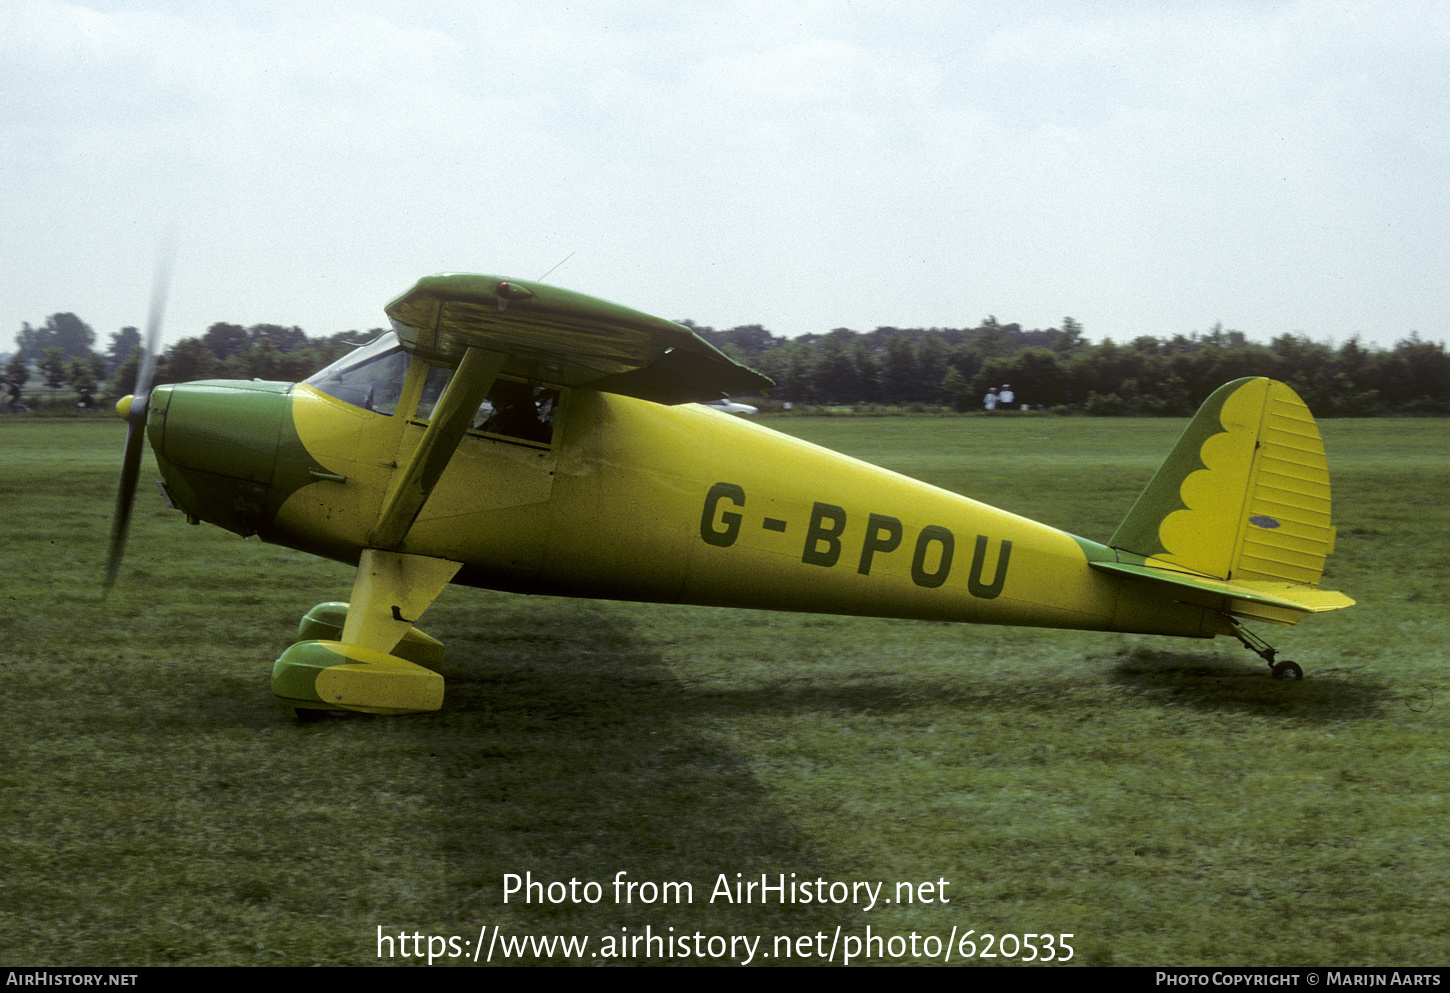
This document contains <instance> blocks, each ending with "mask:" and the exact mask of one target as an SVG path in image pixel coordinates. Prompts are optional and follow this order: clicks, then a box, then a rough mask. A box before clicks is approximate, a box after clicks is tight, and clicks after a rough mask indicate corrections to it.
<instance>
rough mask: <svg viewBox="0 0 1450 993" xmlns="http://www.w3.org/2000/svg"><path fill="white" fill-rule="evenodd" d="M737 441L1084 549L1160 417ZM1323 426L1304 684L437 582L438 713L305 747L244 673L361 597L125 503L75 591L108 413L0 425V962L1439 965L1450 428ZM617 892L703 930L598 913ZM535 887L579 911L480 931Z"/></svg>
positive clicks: (1159, 642) (1055, 648) (328, 736)
mask: <svg viewBox="0 0 1450 993" xmlns="http://www.w3.org/2000/svg"><path fill="white" fill-rule="evenodd" d="M767 423H770V424H771V425H772V426H774V427H777V428H779V429H781V430H786V431H789V432H791V433H796V434H799V435H801V436H803V437H807V438H809V439H810V440H812V441H816V442H819V443H821V444H825V445H828V446H830V447H834V448H837V449H839V450H842V451H845V452H847V453H849V454H852V455H855V456H858V457H861V458H864V459H867V460H869V461H873V462H877V463H879V464H882V465H885V466H887V467H889V468H892V469H896V470H898V471H902V472H905V473H907V474H909V475H913V476H916V477H918V478H922V479H925V480H927V481H929V482H932V483H935V484H937V485H940V486H944V487H947V488H950V489H954V490H957V491H960V492H963V493H966V494H968V495H971V496H974V497H978V498H981V499H985V500H987V501H988V502H991V503H995V504H997V505H999V506H1003V507H1005V508H1007V509H1009V510H1013V511H1015V512H1018V513H1022V514H1026V515H1028V516H1031V517H1034V518H1036V519H1039V520H1043V521H1045V522H1047V523H1050V524H1053V525H1056V526H1058V527H1062V528H1064V529H1066V530H1069V531H1072V532H1074V533H1078V534H1082V535H1084V536H1086V537H1091V538H1097V539H1104V538H1106V537H1107V536H1108V535H1109V534H1110V533H1111V532H1112V529H1113V527H1114V526H1115V525H1116V524H1117V522H1118V520H1119V519H1120V518H1121V517H1122V515H1123V514H1124V513H1126V511H1127V508H1128V507H1129V506H1130V505H1131V503H1132V500H1133V498H1134V497H1135V496H1136V495H1137V493H1138V491H1139V490H1140V489H1141V487H1142V485H1143V484H1144V482H1145V481H1146V480H1147V478H1148V476H1149V475H1151V473H1152V471H1153V470H1154V469H1155V468H1156V466H1157V465H1158V463H1159V462H1160V461H1161V459H1162V458H1163V456H1164V455H1166V454H1167V452H1168V450H1169V448H1171V446H1172V443H1173V441H1174V440H1175V439H1176V437H1177V435H1178V433H1179V432H1180V431H1181V430H1182V427H1183V424H1184V422H1182V421H1171V420H1087V419H1054V418H990V419H989V418H984V417H969V418H959V419H958V418H952V419H939V418H920V419H917V418H880V419H864V418H820V419H803V418H802V419H779V420H773V421H767ZM1321 427H1322V429H1323V431H1324V434H1325V437H1326V443H1327V446H1328V449H1329V452H1330V459H1331V470H1332V472H1333V474H1334V483H1335V499H1336V507H1337V510H1336V519H1337V521H1338V524H1339V528H1340V537H1339V548H1338V551H1337V553H1336V555H1335V556H1334V557H1333V558H1332V559H1331V563H1330V569H1329V572H1328V574H1327V576H1326V585H1327V586H1331V587H1334V588H1339V589H1343V590H1344V591H1346V592H1347V593H1349V594H1350V595H1351V596H1354V597H1355V598H1356V599H1357V600H1358V601H1359V605H1358V606H1356V607H1354V608H1351V609H1350V610H1346V611H1340V612H1337V613H1335V614H1331V615H1327V616H1323V617H1318V618H1312V619H1310V620H1309V621H1307V622H1305V623H1304V624H1303V625H1301V626H1300V627H1298V628H1294V629H1287V630H1286V629H1270V628H1266V627H1260V628H1259V629H1258V630H1259V631H1260V633H1262V634H1264V635H1266V636H1268V637H1269V639H1270V640H1271V641H1272V642H1273V643H1275V644H1276V645H1278V646H1279V647H1280V648H1281V649H1283V651H1284V656H1285V657H1289V658H1294V659H1296V660H1298V661H1299V662H1300V663H1301V664H1303V665H1304V667H1305V669H1306V670H1307V673H1308V679H1306V680H1305V681H1304V682H1303V683H1299V684H1283V683H1277V682H1274V681H1271V680H1270V679H1269V678H1268V676H1267V667H1265V666H1264V665H1263V663H1262V662H1261V661H1260V660H1259V659H1257V658H1256V657H1255V656H1253V655H1251V654H1250V653H1248V652H1247V651H1245V650H1244V649H1243V648H1242V647H1240V646H1239V645H1238V644H1237V642H1233V641H1225V640H1224V639H1218V640H1217V641H1214V642H1201V641H1175V640H1171V639H1162V638H1150V637H1141V636H1126V635H1101V634H1098V635H1094V634H1086V633H1073V632H1050V631H1035V630H1021V629H997V628H978V627H969V626H953V625H943V624H924V623H913V622H891V621H882V620H874V619H853V618H840V617H821V616H813V615H785V614H768V613H755V612H746V611H731V610H723V609H721V610H711V609H701V608H681V607H672V606H657V605H635V604H624V603H601V602H589V601H568V600H557V599H547V598H529V597H520V596H511V595H506V594H497V593H490V592H486V591H477V590H468V589H461V588H460V589H451V590H449V591H447V592H446V593H445V594H444V595H443V596H442V597H441V598H440V599H439V601H438V602H437V603H436V604H435V605H434V606H433V608H432V609H430V611H429V613H428V615H427V617H426V619H425V622H424V624H423V627H424V628H425V629H426V630H428V631H430V632H431V633H434V634H436V635H437V636H439V637H440V638H442V639H443V640H444V641H445V642H446V643H447V644H448V646H449V659H448V661H447V663H446V664H445V667H444V671H445V675H446V676H447V678H448V687H449V688H448V699H447V702H446V703H445V706H444V709H443V710H442V711H441V712H439V713H437V714H432V715H421V716H412V717H404V718H365V717H352V718H343V719H337V720H327V721H322V722H320V723H316V724H299V723H297V722H296V721H295V720H294V719H293V716H292V714H291V712H290V711H283V710H280V709H279V708H277V707H276V705H275V703H274V702H273V700H272V698H271V695H270V693H269V691H268V676H269V672H270V666H271V662H272V660H273V659H274V658H275V657H276V655H277V654H278V652H280V650H281V649H282V648H283V647H285V646H286V645H287V644H288V643H289V642H290V641H291V640H292V639H293V637H294V635H293V631H294V629H295V624H296V621H297V618H298V617H299V616H300V615H301V613H302V612H303V611H305V610H306V609H307V608H308V607H310V606H312V605H313V604H314V603H317V602H319V601H322V600H329V599H345V598H346V597H347V594H348V590H349V588H350V585H351V573H350V570H348V569H346V568H344V567H342V566H340V565H337V564H334V563H328V562H323V561H320V560H316V559H311V558H308V557H306V556H303V555H301V554H298V553H294V552H291V551H289V550H287V549H281V548H276V547H272V546H267V545H264V544H260V543H258V542H255V541H249V542H243V541H241V540H239V539H237V538H236V537H235V536H232V535H228V534H225V533H223V532H221V531H219V530H217V529H215V528H210V527H206V526H202V527H198V528H190V527H187V526H186V525H185V524H184V522H183V521H182V519H181V517H180V515H178V514H176V513H174V512H171V511H168V510H166V509H165V508H164V507H163V506H162V505H161V503H160V501H159V499H157V498H155V497H154V496H153V495H152V494H151V492H150V490H149V484H147V483H145V482H143V488H142V491H141V493H140V495H139V497H138V504H137V515H136V521H135V527H134V529H133V533H132V536H131V542H130V547H129V552H128V558H127V563H126V566H125V568H124V569H123V572H122V580H121V584H120V585H119V586H118V588H117V589H116V591H114V592H113V593H112V595H111V597H110V598H109V599H108V600H107V601H105V602H104V603H102V602H101V600H100V598H99V580H100V574H101V571H102V567H103V566H102V563H103V560H104V556H105V546H106V536H107V531H108V528H109V518H110V514H111V507H112V501H113V496H114V495H113V487H114V483H115V471H116V463H117V460H118V458H119V452H120V446H121V440H122V437H123V434H124V425H121V424H120V423H119V422H114V423H113V422H109V421H104V422H103V421H20V420H6V421H0V470H3V473H0V498H3V504H0V506H3V507H4V509H5V520H4V523H3V525H0V527H3V532H0V533H3V536H4V546H3V547H4V553H3V580H0V611H3V613H0V623H3V631H4V637H3V640H0V706H3V708H4V723H5V728H4V731H3V732H0V749H3V751H0V756H3V763H0V964H12V965H80V964H86V965H156V964H172V963H174V964H186V965H218V964H243V965H306V964H313V963H324V964H368V963H372V962H376V961H378V957H377V948H378V942H377V935H378V928H379V927H381V928H382V929H383V931H384V933H386V934H389V935H393V936H396V935H398V934H400V933H403V932H406V933H407V934H409V935H413V934H421V935H425V936H426V935H443V936H448V935H457V936H459V938H460V939H461V940H463V941H469V942H472V941H474V940H476V938H477V936H478V932H479V928H480V927H481V926H484V925H487V926H490V927H491V926H493V925H500V926H501V927H502V928H503V931H504V933H505V934H507V935H513V936H523V935H551V934H563V935H580V936H588V937H590V939H591V945H590V948H589V951H590V952H598V951H601V950H603V949H604V948H605V946H603V945H602V944H601V939H603V938H605V937H611V938H614V939H618V938H619V937H621V936H626V937H627V936H638V935H642V934H643V933H644V932H645V929H646V928H647V927H648V928H650V929H652V932H653V933H654V934H655V935H660V934H665V935H694V934H696V933H697V932H698V933H699V934H702V935H704V936H707V937H708V936H725V937H727V938H728V937H729V936H732V935H745V936H751V937H755V936H761V937H763V938H764V941H763V943H762V944H761V945H760V946H759V951H760V952H762V953H764V954H765V955H771V954H773V953H774V952H775V950H776V949H775V946H774V945H773V944H772V943H773V941H774V940H775V939H776V938H777V937H786V938H797V937H801V936H808V935H809V936H814V935H816V934H825V935H827V938H826V940H825V943H826V945H827V946H829V943H830V940H831V936H833V935H834V934H835V932H836V928H837V927H838V926H840V927H842V928H843V929H844V932H845V933H846V934H849V935H852V936H855V937H858V938H859V937H864V936H865V935H866V928H867V926H868V925H869V927H870V928H871V933H872V934H873V935H875V936H878V937H885V938H890V937H892V936H898V937H899V938H900V939H904V940H899V941H898V942H897V943H896V944H895V945H890V944H882V945H879V946H877V949H878V950H877V951H876V952H875V953H874V954H870V955H868V957H867V958H866V959H864V960H863V961H870V962H875V963H879V962H888V963H889V962H909V961H921V960H922V958H921V955H920V953H921V952H922V951H923V950H924V949H926V948H927V947H929V946H928V945H926V944H925V943H924V942H925V941H926V939H927V938H928V937H930V936H935V937H936V938H938V939H943V940H944V939H946V938H947V937H948V936H949V935H950V934H951V932H952V929H953V928H956V929H957V933H958V935H960V934H962V933H964V932H966V931H968V930H973V931H975V932H976V934H975V936H974V937H975V938H977V940H978V946H977V947H978V949H979V950H981V949H982V948H983V942H982V941H981V936H982V935H984V934H991V935H1003V934H1015V935H1022V934H1028V933H1032V934H1047V933H1050V934H1053V935H1059V934H1071V935H1073V937H1072V938H1070V939H1067V941H1068V943H1069V944H1070V945H1071V946H1072V947H1073V949H1074V950H1075V951H1074V955H1073V958H1072V961H1073V962H1074V963H1078V964H1118V965H1169V964H1174V965H1187V964H1214V965H1228V964H1245V965H1267V964H1336V965H1367V964H1391V965H1408V964H1441V965H1443V964H1444V962H1445V961H1446V959H1447V950H1450V934H1447V932H1450V924H1447V921H1450V901H1447V893H1450V851H1447V846H1446V845H1445V842H1444V831H1445V828H1444V825H1445V824H1446V823H1447V820H1450V818H1447V813H1450V811H1447V802H1446V799H1445V784H1446V782H1447V779H1450V758H1447V752H1446V726H1447V719H1446V715H1447V713H1450V687H1447V680H1446V678H1445V667H1446V662H1447V658H1450V648H1447V644H1450V621H1447V614H1446V611H1445V608H1444V599H1445V590H1446V585H1447V582H1446V580H1447V575H1446V572H1447V551H1450V508H1447V501H1446V499H1445V498H1446V496H1447V494H1450V485H1447V484H1450V439H1447V434H1446V426H1445V422H1443V421H1416V420H1399V421H1392V420H1374V421H1328V422H1322V424H1321ZM148 458H149V456H148ZM143 478H145V477H143ZM621 871H623V872H625V873H627V876H626V878H627V879H629V880H632V881H636V882H645V881H651V882H656V883H664V882H689V883H692V884H693V887H694V893H693V897H694V899H693V902H692V903H690V904H688V905H686V904H677V903H671V904H664V903H662V902H655V903H653V904H650V903H646V902H643V900H642V899H641V895H640V891H636V899H635V900H634V902H632V903H617V902H616V901H615V900H614V898H613V891H612V889H611V888H610V886H609V883H610V881H611V880H613V879H614V878H615V875H616V873H619V872H621ZM525 872H531V873H532V875H533V878H534V879H535V880H541V881H543V882H546V883H547V882H551V881H562V882H566V883H567V882H568V881H569V880H570V879H577V880H579V881H580V882H581V883H582V882H585V881H591V880H592V881H597V882H600V883H602V884H605V887H604V891H603V894H604V895H603V899H601V900H600V902H598V903H596V904H589V903H586V902H573V901H567V900H566V901H565V902H562V903H552V902H548V901H544V902H539V901H538V900H537V899H536V900H535V901H534V902H533V903H521V902H520V900H519V897H517V896H516V897H514V898H512V899H511V900H510V901H509V902H508V903H507V904H505V903H504V899H503V889H502V887H503V882H504V875H505V874H506V873H518V874H523V873H525ZM736 873H740V874H741V876H740V877H739V878H740V879H742V880H749V879H752V878H753V879H754V880H757V881H758V880H759V878H760V875H761V874H762V873H766V874H769V876H770V877H771V878H772V879H775V878H777V877H778V876H779V874H782V873H783V874H785V875H786V878H787V880H790V878H791V876H790V874H791V873H794V874H795V877H794V878H795V879H796V880H798V881H804V880H816V879H818V878H822V879H825V880H827V881H846V882H852V881H869V882H871V883H873V884H875V883H877V882H881V883H885V884H886V885H885V887H884V889H883V890H882V891H881V894H882V896H885V897H895V895H896V890H895V886H896V884H897V883H912V884H920V883H924V882H932V883H937V882H938V881H939V880H945V881H946V883H947V886H946V888H945V891H944V892H945V895H946V896H947V897H949V898H950V902H949V903H948V902H943V901H940V900H936V901H935V902H931V903H925V902H922V903H916V904H906V903H896V902H893V903H891V904H878V905H877V906H876V907H875V908H874V909H872V910H871V911H869V912H864V911H863V910H862V909H860V908H859V907H857V906H854V905H851V904H844V905H826V906H821V905H819V904H814V903H812V904H808V905H806V904H785V905H780V904H779V903H778V902H772V903H770V904H768V905H762V904H760V903H759V902H756V903H752V904H748V905H733V904H729V903H725V902H723V901H721V900H719V899H717V900H715V901H714V902H713V903H712V902H711V900H710V894H711V891H712V889H713V887H714V884H715V883H716V881H717V880H718V878H719V876H720V875H721V874H724V875H725V876H726V878H727V880H728V881H729V882H731V883H733V882H735V881H736V879H737V876H736ZM940 892H941V891H940V889H938V890H935V891H931V892H928V893H925V894H924V893H922V891H920V890H918V891H917V893H918V895H933V896H935V895H939V894H940ZM671 927H673V928H674V931H673V932H669V931H668V930H667V929H669V928H671ZM626 929H627V930H626ZM912 933H915V934H916V935H917V936H918V939H917V941H916V943H915V947H916V952H917V954H916V955H915V957H914V956H913V954H912V953H911V951H910V948H909V945H910V939H909V936H910V935H911V934H912ZM1036 941H1037V943H1038V944H1039V945H1040V943H1041V942H1040V939H1036ZM400 947H401V946H399V945H397V944H395V945H394V948H395V952H394V955H395V957H394V958H393V959H392V960H391V961H393V962H403V961H407V962H409V963H416V962H417V961H418V959H417V958H415V957H409V958H407V959H406V960H404V959H403V958H402V955H401V953H400V951H399V950H398V949H399V948H400ZM415 947H416V946H415ZM424 947H425V948H426V943H425V946H424ZM716 947H717V948H718V947H720V946H718V945H717V946H716ZM813 947H814V946H813ZM670 948H672V949H673V948H674V946H670ZM654 949H655V950H654V951H653V953H652V958H648V959H647V958H646V957H645V956H644V955H638V956H633V957H627V958H626V959H625V961H658V960H660V959H661V956H662V955H664V954H668V952H661V951H660V946H658V945H656V946H654ZM893 949H896V951H893ZM410 950H415V949H410ZM469 951H470V954H471V948H470V949H469ZM740 951H741V949H740V946H738V945H737V946H736V948H735V949H734V950H733V953H730V952H727V953H726V954H725V956H724V957H722V958H719V959H711V958H707V959H705V961H721V962H730V961H736V960H738V959H740V958H743V957H744V956H743V955H742V954H739V952H740ZM525 960H527V961H535V960H537V959H534V958H526V959H525ZM545 960H548V961H555V962H564V961H569V960H568V959H566V958H564V957H562V956H559V955H556V956H554V957H553V958H551V959H545ZM666 960H667V961H668V959H666ZM958 960H959V959H958V958H957V956H956V955H954V956H953V961H958ZM459 961H462V960H460V959H447V958H444V959H439V960H438V962H437V963H436V964H447V963H449V962H455V963H456V962H459ZM583 961H585V962H586V963H602V962H607V961H615V960H613V959H607V958H591V957H588V955H587V954H586V957H585V958H584V959H583ZM673 961H677V962H678V961H686V962H691V963H694V962H699V961H701V960H700V959H695V958H688V959H680V958H676V959H674V960H673ZM755 961H757V962H762V961H764V962H767V963H769V962H777V961H779V960H778V959H776V958H768V959H762V958H761V957H759V956H757V958H756V960H755ZM837 961H839V953H838V957H837ZM987 961H990V962H994V963H995V964H1006V963H1007V962H1009V961H1013V960H1011V959H1004V958H997V959H994V960H987Z"/></svg>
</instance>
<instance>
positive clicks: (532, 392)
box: [307, 332, 559, 445]
mask: <svg viewBox="0 0 1450 993" xmlns="http://www.w3.org/2000/svg"><path fill="white" fill-rule="evenodd" d="M409 361H410V356H409V355H408V353H407V352H405V351H404V350H403V346H402V345H401V344H399V342H398V337H397V335H396V334H393V333H391V332H390V333H388V334H385V335H382V336H381V337H379V338H378V339H377V340H376V341H373V342H370V343H369V344H366V345H363V346H362V347H361V348H358V349H357V350H356V351H353V352H350V353H348V354H347V355H344V356H343V357H342V358H340V359H338V360H337V361H336V362H334V363H332V365H330V366H328V367H327V368H325V369H323V370H322V371H321V372H318V373H316V374H315V375H313V376H311V377H309V378H308V379H307V384H308V385H309V386H311V387H313V388H314V389H316V390H319V391H321V392H323V393H326V394H327V395H328V396H331V397H336V398H337V399H339V400H342V401H344V402H346V403H350V404H353V405H354V406H357V407H362V408H363V409H365V410H371V411H375V412H376V413H379V414H387V415H389V416H392V415H393V414H396V413H397V412H398V404H399V402H400V400H401V399H402V398H403V395H404V392H405V389H404V388H405V386H406V383H407V381H408V376H407V373H408V363H409ZM416 361H418V362H420V363H421V362H423V359H421V358H419V359H417V360H416ZM414 372H415V377H414V379H413V383H414V384H415V385H414V389H417V385H416V384H417V381H418V380H417V376H418V375H419V371H418V370H414ZM452 378H453V370H452V369H450V368H448V367H447V366H441V365H432V364H431V363H430V364H428V372H427V375H426V377H424V379H423V385H422V390H421V392H420V394H419V396H418V406H417V412H416V413H415V414H413V417H415V418H416V419H417V420H419V421H427V420H429V419H430V418H432V416H433V411H434V409H435V408H436V407H437V406H438V401H439V400H440V399H442V397H443V391H444V390H445V389H447V387H448V382H449V380H451V379H452ZM409 407H410V410H411V401H409ZM558 409H559V391H558V390H556V389H551V388H550V387H547V386H531V385H529V384H527V383H519V382H515V381H513V380H510V379H500V380H497V381H495V382H494V384H493V388H492V389H490V390H489V391H488V398H487V399H486V400H484V401H483V403H482V404H480V405H479V408H478V412H477V413H475V414H474V416H473V419H472V420H471V421H470V422H469V427H468V430H469V431H470V432H482V433H484V434H491V435H497V436H499V437H502V438H505V439H512V440H515V441H524V442H530V443H533V444H544V445H547V444H549V443H550V442H551V441H552V440H553V435H554V415H555V414H556V413H557V412H558Z"/></svg>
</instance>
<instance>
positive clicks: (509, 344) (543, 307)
mask: <svg viewBox="0 0 1450 993" xmlns="http://www.w3.org/2000/svg"><path fill="white" fill-rule="evenodd" d="M385 310H386V312H387V315H388V318H389V319H390V320H391V321H392V324H393V328H394V329H395V330H396V331H397V332H398V336H399V337H400V338H401V339H402V342H403V345H404V347H406V348H407V349H408V350H409V351H411V352H418V353H421V354H422V355H424V356H425V357H426V358H429V359H432V360H434V361H440V362H444V363H447V364H452V363H454V362H457V361H459V360H460V359H461V358H462V357H463V354H464V352H465V351H466V350H467V349H469V348H477V349H482V350H485V351H489V352H497V353H502V354H505V355H507V360H506V361H505V363H504V366H503V369H502V374H503V375H506V376H513V377H516V378H519V379H526V380H529V381H531V382H536V383H547V384H549V385H553V386H569V387H584V388H587V389H593V390H600V391H603V392H606V393H619V394H623V395H625V396H632V397H639V398H640V399H643V400H653V401H654V402H656V403H666V404H675V403H692V402H698V401H701V400H716V399H719V398H720V397H723V396H725V395H726V394H727V393H735V392H744V391H752V390H761V389H766V388H768V387H770V386H773V385H774V383H773V382H772V381H771V380H770V379H769V378H767V377H765V376H762V375H761V374H760V373H758V372H756V371H754V370H753V369H750V368H748V367H746V366H743V365H741V364H740V363H738V362H736V361H734V360H733V359H731V358H730V357H729V356H727V355H726V354H724V353H723V352H721V351H720V350H719V349H717V348H715V347H714V346H712V345H711V344H709V343H708V342H706V341H705V340H704V339H703V338H701V337H700V336H699V335H697V334H695V333H694V332H693V331H691V330H690V329H689V328H687V327H684V326H683V325H680V324H675V323H674V322H672V321H666V320H663V319H661V318H658V317H652V316H650V315H649V314H644V313H641V312H640V311H637V310H631V309H629V308H628V307H621V306H620V305H618V304H614V303H610V302H608V301H606V300H599V299H596V298H595V297H590V296H585V295H584V294H582V293H574V292H571V291H569V290H562V289H559V288H558V287H555V286H547V285H544V284H542V283H531V282H524V281H522V280H515V279H505V278H503V277H501V276H486V275H479V274H473V273H447V274H444V275H439V276H426V277H424V278H423V279H420V280H418V283H417V285H416V286H414V287H413V288H412V289H411V290H409V291H408V292H407V293H404V294H403V295H402V296H400V297H398V298H397V299H396V300H394V301H393V302H391V303H389V304H388V305H387V307H386V308H385Z"/></svg>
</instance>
